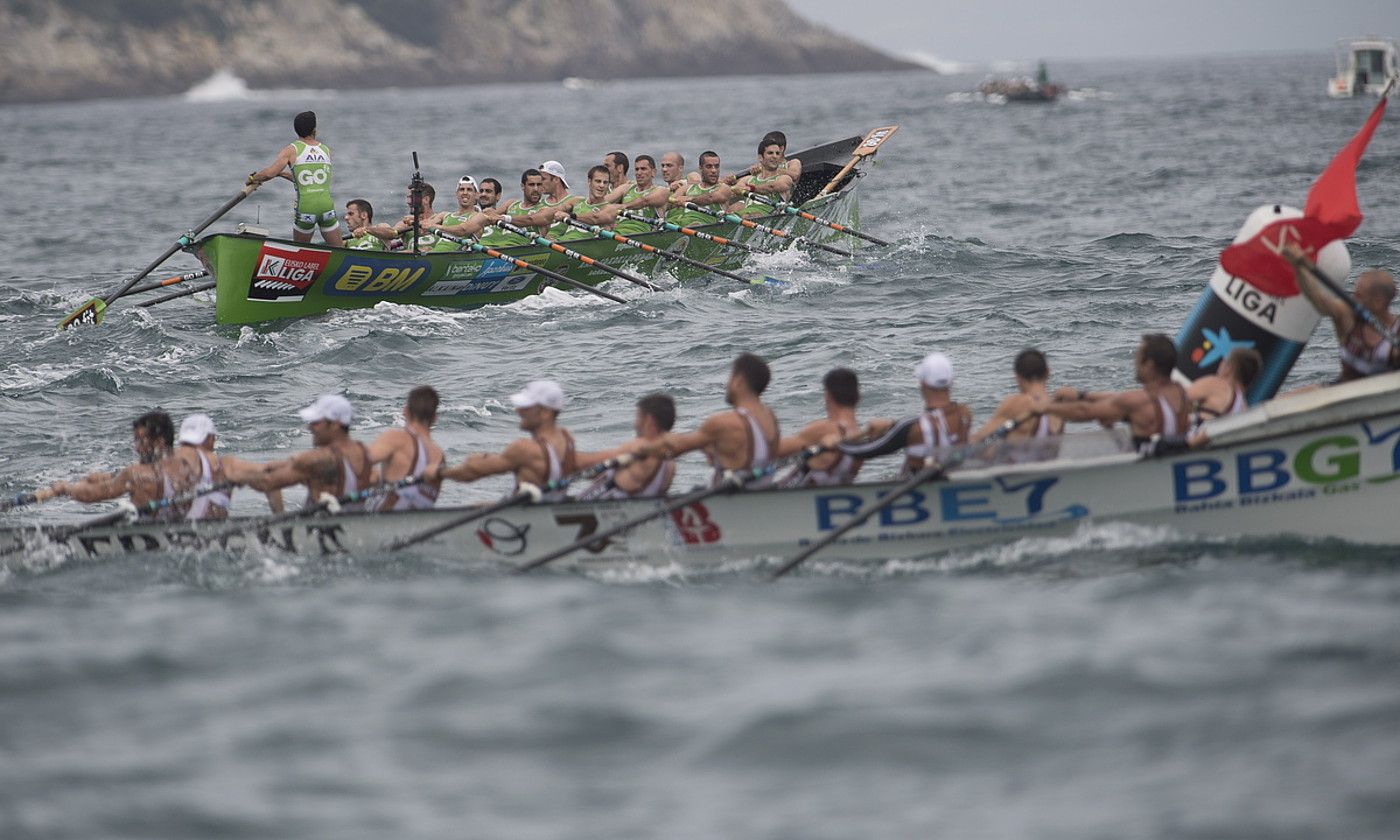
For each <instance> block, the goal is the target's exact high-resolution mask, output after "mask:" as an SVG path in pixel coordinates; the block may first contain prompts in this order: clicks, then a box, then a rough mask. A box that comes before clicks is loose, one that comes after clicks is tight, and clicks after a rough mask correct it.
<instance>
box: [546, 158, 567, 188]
mask: <svg viewBox="0 0 1400 840" xmlns="http://www.w3.org/2000/svg"><path fill="white" fill-rule="evenodd" d="M540 171H541V172H547V173H549V174H550V175H553V176H555V177H556V178H558V179H559V180H561V181H563V182H564V189H566V190H567V189H568V188H569V179H568V178H565V177H564V164H562V163H560V162H559V161H557V160H547V161H545V162H544V163H542V164H540Z"/></svg>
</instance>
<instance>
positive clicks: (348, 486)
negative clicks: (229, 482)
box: [248, 394, 371, 510]
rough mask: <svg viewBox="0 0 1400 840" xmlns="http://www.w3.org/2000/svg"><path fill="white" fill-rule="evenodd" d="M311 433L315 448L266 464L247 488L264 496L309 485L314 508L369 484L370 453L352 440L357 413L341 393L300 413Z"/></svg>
mask: <svg viewBox="0 0 1400 840" xmlns="http://www.w3.org/2000/svg"><path fill="white" fill-rule="evenodd" d="M297 414H298V416H300V417H301V420H302V422H303V423H305V424H306V427H307V429H309V430H310V431H311V442H312V443H313V444H315V448H314V449H310V450H308V451H306V452H301V453H298V454H296V455H293V456H292V457H290V458H287V459H286V460H283V461H274V462H272V463H270V464H265V465H263V468H262V473H261V475H258V476H256V477H255V478H254V479H253V480H251V481H249V482H248V485H249V486H250V487H252V488H254V489H256V490H261V491H263V492H264V493H266V492H268V491H269V490H277V489H281V488H283V487H290V486H291V485H293V484H304V485H306V503H307V505H308V506H309V505H314V504H316V503H317V502H319V501H321V499H322V496H324V495H329V496H331V497H333V498H340V497H342V496H348V495H350V494H351V493H355V492H358V491H360V490H363V489H364V488H366V487H368V486H369V485H370V481H371V475H370V473H371V469H370V467H371V464H370V460H369V450H368V448H367V447H366V446H365V445H364V444H363V443H360V442H359V441H357V440H354V439H353V438H351V437H350V423H351V421H352V420H353V419H354V410H353V409H352V408H351V407H350V401H349V400H347V399H345V398H344V397H342V396H340V395H339V394H326V395H324V396H322V397H320V398H319V399H317V400H316V402H314V403H312V404H311V405H309V406H307V407H306V408H303V409H301V410H300V411H299V412H297ZM362 508H363V505H362V504H360V503H354V504H351V505H345V506H343V507H342V509H343V510H361V509H362Z"/></svg>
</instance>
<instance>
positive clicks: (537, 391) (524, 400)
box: [510, 379, 564, 411]
mask: <svg viewBox="0 0 1400 840" xmlns="http://www.w3.org/2000/svg"><path fill="white" fill-rule="evenodd" d="M510 404H511V405H513V406H515V407H516V408H529V407H530V406H532V405H542V406H544V407H545V408H548V409H553V410H554V411H563V410H564V389H563V388H560V387H559V383H558V382H551V381H550V380H548V379H536V380H535V381H533V382H526V383H525V387H524V388H521V389H520V390H519V391H517V392H516V393H514V394H511V395H510Z"/></svg>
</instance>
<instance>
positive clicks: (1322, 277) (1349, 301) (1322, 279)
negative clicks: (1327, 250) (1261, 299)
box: [1284, 255, 1400, 347]
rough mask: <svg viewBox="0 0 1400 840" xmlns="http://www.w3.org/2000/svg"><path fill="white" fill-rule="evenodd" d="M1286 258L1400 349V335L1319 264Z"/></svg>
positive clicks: (1301, 257) (1286, 256) (1289, 256)
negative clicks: (1329, 275)
mask: <svg viewBox="0 0 1400 840" xmlns="http://www.w3.org/2000/svg"><path fill="white" fill-rule="evenodd" d="M1284 258H1285V259H1287V260H1288V261H1289V262H1290V263H1292V264H1293V265H1296V266H1297V267H1299V268H1301V269H1303V270H1304V271H1306V272H1307V273H1308V274H1311V275H1312V276H1313V277H1314V278H1316V279H1317V282H1319V283H1321V284H1322V285H1324V286H1326V287H1327V291H1329V292H1331V293H1332V294H1334V295H1336V296H1337V297H1339V298H1341V299H1342V302H1343V303H1345V304H1346V305H1347V306H1349V307H1351V311H1352V312H1353V313H1355V315H1356V317H1358V318H1360V319H1361V320H1362V321H1365V322H1366V324H1367V326H1369V327H1371V329H1373V330H1375V331H1376V332H1378V333H1380V334H1381V336H1382V337H1384V338H1385V339H1386V340H1387V341H1389V342H1390V343H1391V344H1392V345H1394V346H1397V347H1400V334H1397V332H1396V330H1395V329H1394V328H1393V327H1390V326H1387V325H1386V324H1382V323H1381V322H1380V319H1379V318H1377V317H1376V316H1375V315H1372V314H1371V310H1369V309H1367V308H1366V307H1364V306H1362V305H1361V301H1359V300H1357V299H1356V298H1355V297H1354V296H1353V295H1352V294H1351V293H1350V292H1348V291H1347V290H1346V289H1345V288H1344V287H1342V285H1341V284H1340V283H1338V282H1337V281H1335V280H1333V279H1332V278H1331V277H1328V276H1327V274H1326V273H1325V272H1323V270H1322V269H1320V268H1318V267H1317V263H1314V262H1313V261H1312V260H1310V259H1308V258H1307V257H1303V256H1296V255H1284Z"/></svg>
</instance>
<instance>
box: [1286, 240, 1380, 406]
mask: <svg viewBox="0 0 1400 840" xmlns="http://www.w3.org/2000/svg"><path fill="white" fill-rule="evenodd" d="M1284 258H1285V259H1287V260H1288V261H1289V262H1291V263H1293V276H1294V277H1295V278H1296V279H1297V281H1298V288H1299V290H1301V291H1302V293H1303V295H1304V297H1306V298H1307V299H1308V302H1309V303H1311V304H1312V305H1313V308H1314V309H1316V310H1317V311H1318V312H1320V313H1322V314H1323V315H1325V316H1327V318H1328V319H1329V320H1331V321H1332V328H1333V329H1335V330H1336V332H1337V353H1338V355H1339V356H1341V362H1342V372H1341V375H1340V376H1338V377H1337V379H1336V381H1337V382H1350V381H1352V380H1353V379H1361V378H1363V377H1367V376H1375V375H1376V374H1378V373H1386V372H1388V371H1392V370H1400V345H1395V344H1392V343H1391V341H1390V339H1388V338H1386V337H1385V336H1383V335H1381V334H1380V333H1379V332H1378V331H1377V330H1376V328H1375V327H1373V326H1371V325H1370V324H1368V323H1367V322H1366V321H1364V320H1362V319H1361V318H1360V317H1359V316H1358V315H1357V314H1356V312H1355V311H1353V310H1352V308H1351V306H1349V305H1348V304H1347V302H1346V301H1345V300H1343V299H1341V298H1339V297H1337V296H1336V295H1335V294H1333V293H1332V292H1331V291H1329V290H1328V289H1326V288H1325V287H1323V285H1322V284H1321V283H1319V282H1318V281H1317V279H1316V278H1314V277H1313V276H1312V273H1311V272H1308V271H1306V270H1304V269H1303V267H1302V265H1301V260H1302V258H1303V252H1302V251H1301V250H1299V248H1298V246H1297V245H1296V244H1290V245H1288V246H1285V248H1284ZM1352 297H1354V298H1356V302H1357V303H1359V304H1361V306H1362V307H1363V308H1364V309H1365V310H1366V311H1367V312H1369V313H1371V315H1372V317H1374V318H1375V319H1376V320H1377V321H1378V322H1380V323H1381V324H1384V325H1385V326H1386V327H1387V328H1388V329H1390V330H1391V331H1392V332H1395V331H1396V329H1397V328H1398V327H1400V317H1397V316H1396V315H1394V314H1393V313H1392V312H1391V311H1390V304H1391V302H1392V301H1394V300H1395V277H1394V276H1393V275H1391V273H1390V272H1389V271H1383V270H1381V269H1372V270H1370V271H1363V272H1361V276H1359V277H1357V278H1356V288H1355V289H1354V290H1353V291H1352Z"/></svg>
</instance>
